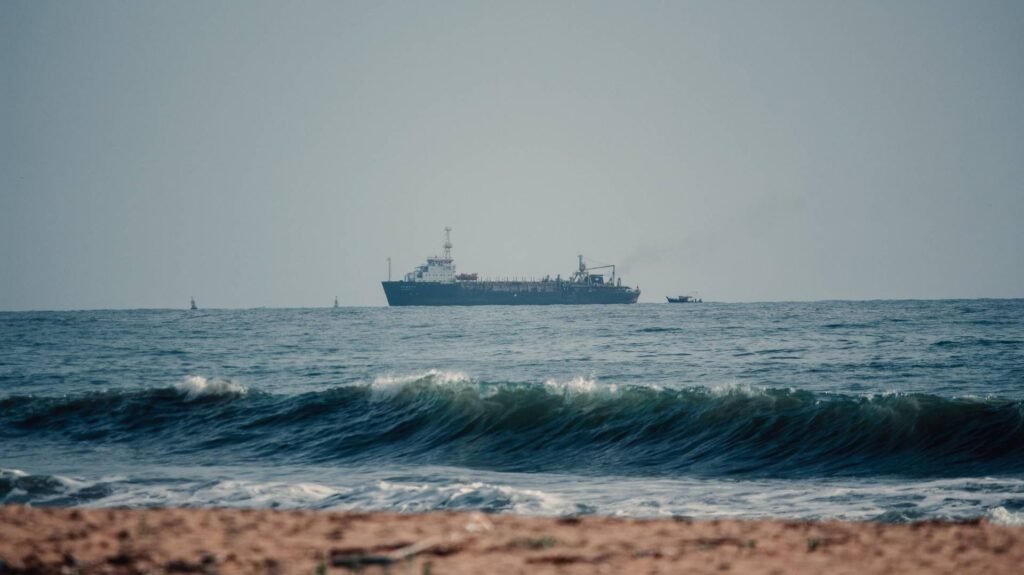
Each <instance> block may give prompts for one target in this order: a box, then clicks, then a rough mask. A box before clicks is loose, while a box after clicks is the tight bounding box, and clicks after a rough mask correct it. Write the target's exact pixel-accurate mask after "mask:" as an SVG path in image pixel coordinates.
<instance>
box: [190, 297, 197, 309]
mask: <svg viewBox="0 0 1024 575" xmlns="http://www.w3.org/2000/svg"><path fill="white" fill-rule="evenodd" d="M188 309H199V308H197V307H196V298H192V305H191V306H189V308H188Z"/></svg>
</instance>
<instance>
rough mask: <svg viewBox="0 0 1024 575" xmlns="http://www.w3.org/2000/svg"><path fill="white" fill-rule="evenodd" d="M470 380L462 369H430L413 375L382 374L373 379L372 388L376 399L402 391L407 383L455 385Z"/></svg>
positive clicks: (386, 397)
mask: <svg viewBox="0 0 1024 575" xmlns="http://www.w3.org/2000/svg"><path fill="white" fill-rule="evenodd" d="M468 381H470V378H469V376H468V375H466V374H465V373H463V372H461V371H448V370H443V369H428V370H427V371H423V372H420V373H415V374H412V375H381V376H378V377H377V378H375V379H374V380H373V384H372V385H371V386H370V389H371V390H372V391H373V397H374V398H375V399H388V398H390V397H394V396H395V395H397V394H398V393H399V392H401V391H402V390H403V389H404V388H405V387H406V386H407V385H409V384H411V383H417V382H426V383H430V384H433V385H454V384H461V383H466V382H468Z"/></svg>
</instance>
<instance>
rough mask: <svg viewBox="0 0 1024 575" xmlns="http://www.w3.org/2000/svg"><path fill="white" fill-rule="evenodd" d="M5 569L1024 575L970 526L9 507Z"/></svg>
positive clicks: (991, 538)
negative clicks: (977, 574)
mask: <svg viewBox="0 0 1024 575" xmlns="http://www.w3.org/2000/svg"><path fill="white" fill-rule="evenodd" d="M0 561H2V565H0V573H68V574H71V573H82V574H87V573H221V574H231V573H264V574H284V573H304V574H319V573H351V572H360V573H393V574H406V573H408V574H416V575H422V574H428V573H429V574H444V573H457V574H463V573H465V574H469V573H473V574H477V573H616V574H618V573H645V574H646V573H729V572H735V573H766V574H767V573H779V574H782V573H787V574H792V573H795V574H801V573H850V574H857V575H865V574H868V573H984V574H986V575H994V574H1000V573H1007V574H1009V573H1015V574H1017V573H1022V572H1024V528H1020V527H1006V526H1000V525H993V524H990V523H987V522H985V521H977V522H971V523H941V522H927V523H916V524H910V525H889V524H879V523H846V522H834V521H829V522H791V521H779V520H763V521H735V520H722V521H689V520H685V519H684V520H680V519H658V520H637V519H617V518H608V517H583V518H552V517H520V516H515V515H484V514H480V513H427V514H419V515H400V514H393V513H330V512H318V511H274V510H265V509H261V510H244V509H146V510H137V509H79V508H48V509H38V508H30V507H22V506H7V507H0Z"/></svg>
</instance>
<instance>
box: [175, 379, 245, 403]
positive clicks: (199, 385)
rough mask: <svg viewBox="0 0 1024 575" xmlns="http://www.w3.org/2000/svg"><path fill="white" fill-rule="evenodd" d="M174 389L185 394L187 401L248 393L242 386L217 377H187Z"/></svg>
mask: <svg viewBox="0 0 1024 575" xmlns="http://www.w3.org/2000/svg"><path fill="white" fill-rule="evenodd" d="M174 387H175V389H177V390H178V391H180V392H181V393H183V394H185V397H187V398H189V399H198V398H201V397H217V396H232V395H234V396H240V395H245V394H247V393H248V392H249V389H248V388H247V387H245V386H244V385H242V384H240V383H237V382H235V381H231V380H230V379H221V378H218V377H214V378H206V377H203V376H201V375H188V376H185V378H184V379H182V380H181V381H179V382H178V383H176V384H175V385H174Z"/></svg>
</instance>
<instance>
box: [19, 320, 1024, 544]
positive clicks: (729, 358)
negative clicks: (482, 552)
mask: <svg viewBox="0 0 1024 575" xmlns="http://www.w3.org/2000/svg"><path fill="white" fill-rule="evenodd" d="M0 501H2V502H3V503H23V504H31V505H35V506H67V505H83V506H100V507H103V506H138V507H146V506H171V505H175V506H243V507H281V508H312V509H337V510H388V511H401V512H417V511H428V510H482V511H486V512H495V513H506V512H509V513H522V514H544V515H577V514H602V515H621V516H631V517H658V516H686V517H692V518H697V519H708V518H723V517H742V518H764V517H773V518H792V519H846V520H878V521H887V522H905V521H915V520H924V519H940V518H941V519H966V518H975V517H986V518H988V519H990V520H993V521H997V522H1001V523H1011V524H1014V523H1015V524H1020V523H1022V518H1024V300H955V301H954V300H948V301H868V302H844V301H829V302H812V303H751V304H723V303H703V304H680V305H669V304H638V305H619V306H615V305H609V306H602V305H594V306H552V307H469V308H460V307H440V308H338V309H331V308H324V309H249V310H202V309H201V310H198V311H187V310H126V311H74V312H10V313H0Z"/></svg>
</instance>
